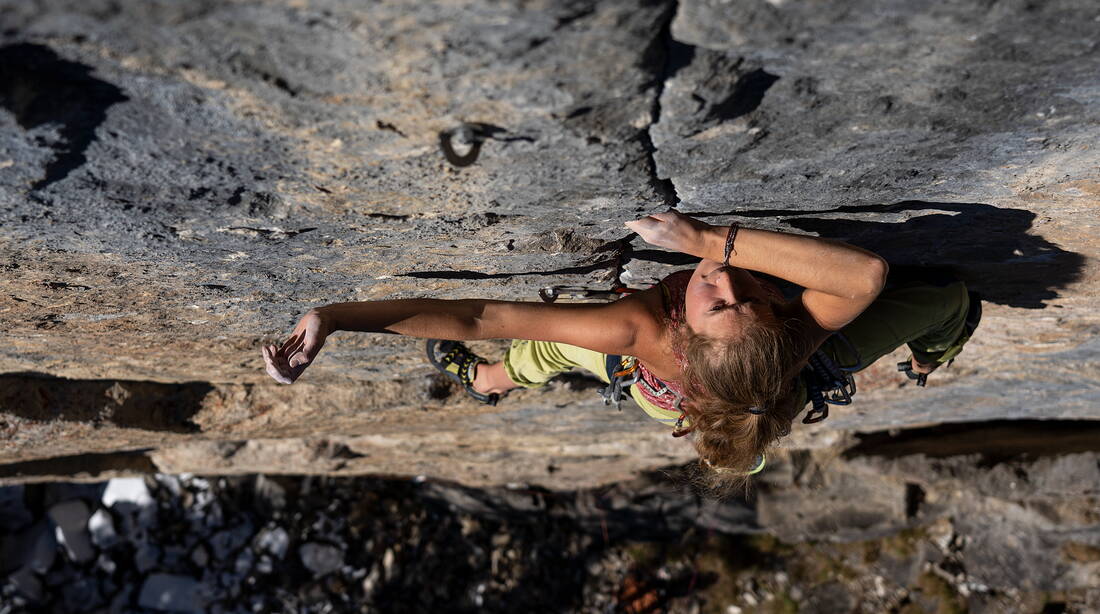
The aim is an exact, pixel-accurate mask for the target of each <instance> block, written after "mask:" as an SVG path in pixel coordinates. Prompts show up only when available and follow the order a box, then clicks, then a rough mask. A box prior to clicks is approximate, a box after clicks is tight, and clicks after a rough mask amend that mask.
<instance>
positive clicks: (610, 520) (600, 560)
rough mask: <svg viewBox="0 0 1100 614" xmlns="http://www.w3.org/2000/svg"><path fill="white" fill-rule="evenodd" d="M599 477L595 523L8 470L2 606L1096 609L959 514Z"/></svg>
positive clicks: (460, 495)
mask: <svg viewBox="0 0 1100 614" xmlns="http://www.w3.org/2000/svg"><path fill="white" fill-rule="evenodd" d="M605 495H606V496H603V498H602V499H597V504H596V506H595V507H596V508H597V510H598V508H600V506H610V509H611V510H612V511H613V513H610V514H609V513H607V512H603V513H598V514H597V515H598V516H600V517H601V518H604V520H602V521H600V522H595V523H593V522H589V521H588V520H586V519H585V518H586V515H591V513H592V512H593V509H581V508H582V507H587V508H592V505H587V506H585V505H583V504H580V503H578V500H577V499H574V500H572V502H571V503H570V502H568V501H569V499H568V498H567V497H562V496H557V495H554V494H553V493H550V492H546V491H524V490H522V489H500V492H496V493H493V492H489V491H477V492H474V491H471V490H469V489H464V488H462V487H459V486H456V485H448V484H441V483H434V482H431V481H420V482H414V481H407V480H383V479H373V478H356V479H342V480H341V479H330V478H310V477H306V478H267V477H263V476H256V477H234V478H211V479H206V478H202V477H197V476H193V475H186V474H184V475H152V476H148V477H146V478H125V479H113V480H110V481H108V482H105V483H100V484H95V485H71V484H49V485H26V486H8V487H2V488H0V502H3V505H2V507H0V518H2V519H3V525H2V526H0V530H2V531H3V539H2V544H3V545H2V549H0V550H2V552H0V553H2V554H3V558H2V573H3V576H2V577H3V581H2V589H0V591H2V592H0V613H4V614H8V613H14V612H37V611H51V612H211V613H221V612H368V611H370V612H373V611H420V612H428V611H434V612H438V611H470V612H473V611H477V612H483V611H488V612H515V611H525V610H528V611H545V609H546V608H547V607H550V606H549V605H548V604H554V605H553V608H552V609H554V610H556V611H568V612H574V611H576V612H630V613H641V612H670V613H672V612H685V613H686V612H773V611H794V610H795V609H797V611H808V612H838V611H846V612H900V611H905V612H920V611H937V609H938V608H944V607H946V608H954V610H952V611H963V610H965V609H967V608H969V609H972V610H974V611H1006V610H1005V608H1009V609H1011V608H1013V607H1020V608H1023V609H1020V610H1018V611H1032V609H1033V611H1039V610H1041V609H1042V608H1043V607H1045V606H1050V607H1061V608H1063V610H1059V611H1082V612H1084V611H1088V609H1087V608H1089V607H1092V606H1094V605H1096V603H1097V601H1096V600H1097V597H1100V595H1096V594H1090V593H1089V592H1088V590H1080V591H1076V592H1074V591H1067V592H1064V593H1043V594H1041V595H1040V594H1026V593H1021V592H1019V591H1013V590H1012V589H1004V588H1001V589H995V588H992V587H990V586H988V585H984V584H983V583H981V582H980V581H978V580H977V579H975V578H972V577H969V576H968V575H967V573H966V571H965V567H964V565H963V563H962V557H961V553H962V549H963V548H964V547H965V546H966V545H967V537H966V536H964V535H960V534H959V533H958V532H957V529H956V527H954V526H953V525H952V523H950V522H937V523H934V524H933V525H931V526H928V527H924V528H919V529H914V530H908V531H903V532H901V533H899V534H896V535H892V536H888V537H885V538H879V539H872V540H867V541H862V542H854V543H848V544H835V543H827V542H820V543H816V542H807V543H801V544H785V543H783V542H780V541H779V540H777V539H775V538H774V537H770V536H767V535H763V534H759V532H756V534H752V533H749V534H729V533H725V532H723V531H720V530H715V529H714V528H713V527H712V528H710V529H706V528H704V527H703V526H702V525H703V524H705V521H703V520H702V516H701V515H699V514H698V508H695V514H696V516H695V517H694V518H688V517H685V518H681V519H676V518H670V519H669V520H668V522H667V523H666V524H665V525H663V526H662V525H660V524H658V523H655V522H651V521H650V520H648V518H649V516H647V514H651V513H652V511H653V510H652V508H653V501H652V497H648V496H647V497H642V498H641V499H638V500H635V501H634V502H633V503H630V504H625V503H624V501H623V500H620V499H621V496H620V495H608V494H607V493H605ZM609 497H610V498H609ZM658 498H661V496H658ZM664 498H666V499H668V500H669V501H672V500H673V499H674V498H675V495H673V494H669V495H665V496H664ZM601 501H602V502H601ZM570 506H572V507H573V508H574V509H569V508H570ZM631 506H633V508H634V509H633V510H631V509H630V507H631ZM658 507H659V508H662V509H664V510H666V511H665V512H664V513H666V514H667V515H668V516H670V517H675V516H677V515H682V516H687V515H685V514H684V510H685V509H686V510H689V511H690V510H691V509H692V508H690V506H688V507H680V508H677V507H676V506H674V505H669V504H668V502H666V504H663V505H658ZM639 522H645V523H647V524H648V526H649V527H650V528H649V530H647V529H646V528H644V527H642V528H639V525H638V523H639ZM1090 600H1091V601H1090ZM1028 604H1031V605H1033V606H1035V607H1034V608H1032V609H1029V608H1028V607H1025V606H1027V605H1028ZM940 611H943V610H940ZM1044 611H1046V610H1044Z"/></svg>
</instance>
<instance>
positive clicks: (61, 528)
mask: <svg viewBox="0 0 1100 614" xmlns="http://www.w3.org/2000/svg"><path fill="white" fill-rule="evenodd" d="M90 517H91V514H90V513H89V511H88V504H87V503H85V502H84V501H81V500H78V498H74V500H72V501H66V502H63V503H57V504H55V505H54V506H53V507H51V508H50V519H51V520H53V522H54V525H56V527H57V538H58V541H61V542H62V546H64V547H65V551H66V552H68V556H69V558H70V559H73V560H74V561H76V562H86V561H89V560H91V559H92V558H94V557H95V556H96V551H95V549H94V548H92V546H91V539H90V536H89V534H88V519H89V518H90Z"/></svg>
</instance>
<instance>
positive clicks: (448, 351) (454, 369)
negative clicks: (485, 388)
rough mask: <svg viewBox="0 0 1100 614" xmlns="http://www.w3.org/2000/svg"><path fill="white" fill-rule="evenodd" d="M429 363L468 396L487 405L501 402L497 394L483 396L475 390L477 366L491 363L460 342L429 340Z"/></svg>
mask: <svg viewBox="0 0 1100 614" xmlns="http://www.w3.org/2000/svg"><path fill="white" fill-rule="evenodd" d="M426 348H427V351H428V362H430V363H432V366H434V367H435V368H436V369H439V371H440V372H441V373H443V374H444V375H446V376H447V377H448V378H450V379H451V380H453V381H455V382H457V383H458V384H459V385H460V386H462V388H463V389H465V390H466V394H468V395H470V396H471V397H473V398H474V399H476V400H478V401H480V402H482V403H485V404H486V405H496V404H497V401H499V400H500V395H499V394H497V393H495V392H494V393H492V394H482V393H480V392H478V391H476V390H474V375H475V374H476V373H477V366H478V365H479V364H481V363H488V362H489V361H487V360H485V359H484V358H482V357H480V356H478V355H477V354H474V353H473V352H471V351H470V349H469V348H467V347H466V345H465V344H463V343H462V342H459V341H446V340H442V339H428V343H427V346H426Z"/></svg>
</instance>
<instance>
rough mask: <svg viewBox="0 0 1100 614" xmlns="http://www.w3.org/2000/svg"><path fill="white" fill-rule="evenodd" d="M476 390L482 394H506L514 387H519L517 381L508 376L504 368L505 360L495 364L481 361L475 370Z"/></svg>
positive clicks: (474, 382)
mask: <svg viewBox="0 0 1100 614" xmlns="http://www.w3.org/2000/svg"><path fill="white" fill-rule="evenodd" d="M473 385H474V390H476V391H478V392H480V393H482V394H492V393H494V392H495V393H497V394H504V393H505V392H508V391H509V390H511V389H513V388H518V386H517V385H516V383H515V382H513V381H512V380H511V379H510V378H509V377H508V372H507V371H505V370H504V363H503V362H496V363H493V364H489V363H484V362H483V363H481V364H479V365H478V366H477V368H476V369H475V371H474V381H473Z"/></svg>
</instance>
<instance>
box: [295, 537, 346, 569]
mask: <svg viewBox="0 0 1100 614" xmlns="http://www.w3.org/2000/svg"><path fill="white" fill-rule="evenodd" d="M298 556H299V557H301V559H302V564H303V565H305V566H306V568H307V569H309V570H310V571H312V572H313V573H314V575H317V576H323V575H326V574H329V573H332V572H334V571H336V570H337V569H340V567H341V566H342V565H343V564H344V553H343V552H342V551H341V550H340V548H337V547H336V546H334V545H332V544H324V543H319V542H307V543H304V544H302V545H301V546H299V547H298Z"/></svg>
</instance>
